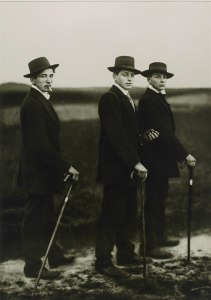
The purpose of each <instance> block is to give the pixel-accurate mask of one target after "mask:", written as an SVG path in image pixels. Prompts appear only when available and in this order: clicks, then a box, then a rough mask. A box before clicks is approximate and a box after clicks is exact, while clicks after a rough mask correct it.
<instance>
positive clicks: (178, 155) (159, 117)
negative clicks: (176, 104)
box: [138, 88, 188, 178]
mask: <svg viewBox="0 0 211 300" xmlns="http://www.w3.org/2000/svg"><path fill="white" fill-rule="evenodd" d="M138 111H139V114H140V117H141V120H142V122H143V126H144V130H147V129H150V128H153V129H155V130H157V131H159V133H160V135H159V137H158V139H156V140H154V141H153V142H149V143H147V144H146V148H145V155H144V162H145V164H146V167H147V169H148V170H149V176H151V177H155V178H156V177H158V178H159V177H176V176H179V171H178V165H177V161H179V162H180V161H183V160H184V159H185V158H186V156H187V155H188V152H187V151H186V149H185V148H184V146H183V145H182V144H181V143H180V142H179V140H178V138H177V137H176V136H175V123H174V118H173V114H172V111H171V108H170V105H169V104H168V103H167V102H166V99H165V96H163V95H161V94H158V93H156V92H155V91H153V90H151V89H149V88H147V90H146V91H145V93H144V95H143V96H142V98H141V99H140V101H139V105H138Z"/></svg>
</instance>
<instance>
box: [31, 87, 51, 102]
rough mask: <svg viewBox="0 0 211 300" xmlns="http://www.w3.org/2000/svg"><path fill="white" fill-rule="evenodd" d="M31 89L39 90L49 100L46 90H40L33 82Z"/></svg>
mask: <svg viewBox="0 0 211 300" xmlns="http://www.w3.org/2000/svg"><path fill="white" fill-rule="evenodd" d="M31 87H32V88H33V89H35V90H37V91H38V92H40V93H41V94H42V95H43V96H44V97H45V98H46V99H47V100H49V98H50V95H49V93H48V92H42V91H41V90H40V89H38V87H37V86H36V85H34V84H32V86H31Z"/></svg>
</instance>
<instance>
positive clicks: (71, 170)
mask: <svg viewBox="0 0 211 300" xmlns="http://www.w3.org/2000/svg"><path fill="white" fill-rule="evenodd" d="M67 174H70V175H71V176H72V179H73V180H74V181H78V180H79V172H78V171H77V170H76V169H75V168H73V167H72V166H71V167H70V168H69V170H68V173H67Z"/></svg>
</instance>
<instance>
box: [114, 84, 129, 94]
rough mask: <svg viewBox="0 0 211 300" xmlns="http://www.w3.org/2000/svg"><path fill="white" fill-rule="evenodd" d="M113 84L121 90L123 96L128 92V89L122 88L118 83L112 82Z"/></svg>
mask: <svg viewBox="0 0 211 300" xmlns="http://www.w3.org/2000/svg"><path fill="white" fill-rule="evenodd" d="M114 85H115V86H116V87H117V88H118V89H119V90H120V91H121V92H123V94H124V95H125V96H127V94H128V90H125V89H123V88H122V87H121V86H120V85H119V84H118V83H116V82H115V83H114Z"/></svg>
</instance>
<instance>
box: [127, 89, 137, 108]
mask: <svg viewBox="0 0 211 300" xmlns="http://www.w3.org/2000/svg"><path fill="white" fill-rule="evenodd" d="M127 98H128V99H129V101H130V103H131V105H132V107H133V110H134V111H135V109H136V107H135V104H134V102H133V99H132V98H131V96H130V93H129V92H128V93H127Z"/></svg>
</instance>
